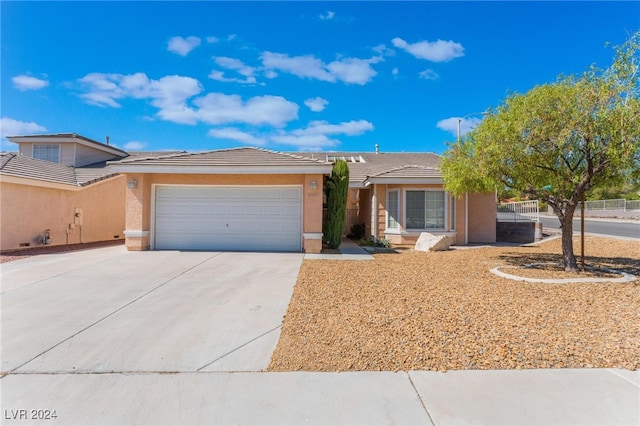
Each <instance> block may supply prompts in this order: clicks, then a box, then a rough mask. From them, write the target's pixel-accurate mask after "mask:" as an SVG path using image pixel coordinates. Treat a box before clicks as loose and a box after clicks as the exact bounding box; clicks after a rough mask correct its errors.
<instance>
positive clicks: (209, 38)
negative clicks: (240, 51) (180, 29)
mask: <svg viewBox="0 0 640 426" xmlns="http://www.w3.org/2000/svg"><path fill="white" fill-rule="evenodd" d="M206 40H207V43H211V44H213V43H217V42H219V41H220V39H219V38H218V37H214V36H209V37H207V39H206Z"/></svg>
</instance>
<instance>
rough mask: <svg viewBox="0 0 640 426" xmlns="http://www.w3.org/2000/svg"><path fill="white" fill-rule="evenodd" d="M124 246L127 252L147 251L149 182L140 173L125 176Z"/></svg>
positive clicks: (148, 236)
mask: <svg viewBox="0 0 640 426" xmlns="http://www.w3.org/2000/svg"><path fill="white" fill-rule="evenodd" d="M126 176H127V195H126V209H127V211H126V229H125V231H124V235H125V245H126V247H127V250H129V251H141V250H149V248H150V247H151V240H150V235H149V229H150V226H149V225H150V222H151V182H150V179H149V177H148V176H147V175H145V174H141V173H132V174H127V175H126Z"/></svg>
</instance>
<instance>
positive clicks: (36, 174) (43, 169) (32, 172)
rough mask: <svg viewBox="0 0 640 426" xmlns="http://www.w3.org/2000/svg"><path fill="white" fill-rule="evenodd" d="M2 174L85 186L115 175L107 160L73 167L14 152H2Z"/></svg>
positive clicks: (0, 173)
mask: <svg viewBox="0 0 640 426" xmlns="http://www.w3.org/2000/svg"><path fill="white" fill-rule="evenodd" d="M0 157H1V160H0V175H4V176H13V177H18V178H24V179H34V180H39V181H44V182H51V183H59V184H65V185H72V186H75V187H84V186H87V185H90V184H92V183H94V182H98V181H101V180H104V179H107V178H109V177H112V176H115V175H116V174H117V173H114V172H113V171H112V170H111V168H110V167H109V166H107V165H106V164H105V162H102V163H97V164H92V165H90V166H85V167H71V166H65V165H63V164H58V163H52V162H50V161H43V160H36V159H34V158H30V157H25V156H22V155H19V154H16V153H13V152H3V153H0Z"/></svg>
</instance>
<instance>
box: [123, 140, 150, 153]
mask: <svg viewBox="0 0 640 426" xmlns="http://www.w3.org/2000/svg"><path fill="white" fill-rule="evenodd" d="M145 146H146V144H145V143H144V142H138V141H131V142H127V143H125V144H124V150H125V151H140V150H142V148H144V147H145Z"/></svg>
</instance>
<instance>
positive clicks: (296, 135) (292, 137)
mask: <svg viewBox="0 0 640 426" xmlns="http://www.w3.org/2000/svg"><path fill="white" fill-rule="evenodd" d="M373 128H374V127H373V124H371V123H370V122H368V121H366V120H357V121H355V120H351V121H347V122H342V123H339V124H329V123H327V122H326V121H312V122H310V123H309V125H308V126H307V127H305V128H303V129H295V130H293V131H290V132H285V131H281V132H280V133H278V134H276V135H274V136H272V137H271V140H272V141H274V142H276V143H281V144H285V145H293V146H296V147H298V148H299V149H305V150H311V151H320V150H322V149H326V148H330V147H334V146H336V145H338V144H339V143H340V141H339V140H337V139H335V138H331V137H329V136H331V135H346V136H356V135H360V134H362V133H364V132H367V131H370V130H373Z"/></svg>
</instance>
